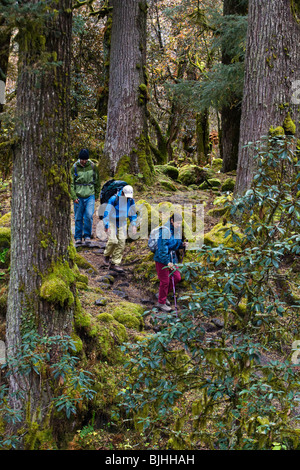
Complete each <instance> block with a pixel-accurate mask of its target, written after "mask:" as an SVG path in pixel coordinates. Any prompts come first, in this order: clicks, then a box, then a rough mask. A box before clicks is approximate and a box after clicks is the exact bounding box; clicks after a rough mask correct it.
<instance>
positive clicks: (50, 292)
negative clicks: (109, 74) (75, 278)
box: [40, 277, 74, 306]
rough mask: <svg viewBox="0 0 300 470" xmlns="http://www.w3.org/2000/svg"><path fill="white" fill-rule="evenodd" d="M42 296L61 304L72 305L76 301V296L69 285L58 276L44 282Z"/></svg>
mask: <svg viewBox="0 0 300 470" xmlns="http://www.w3.org/2000/svg"><path fill="white" fill-rule="evenodd" d="M40 297H41V298H42V299H44V300H47V302H51V303H53V304H56V303H59V304H60V305H61V306H63V305H64V304H65V303H67V305H72V303H73V302H74V296H73V294H72V292H71V291H70V289H69V287H68V285H67V284H66V283H65V282H64V281H63V280H62V279H60V278H58V277H56V278H52V279H47V280H46V281H44V282H43V284H42V286H41V288H40Z"/></svg>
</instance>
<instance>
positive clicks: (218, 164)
mask: <svg viewBox="0 0 300 470" xmlns="http://www.w3.org/2000/svg"><path fill="white" fill-rule="evenodd" d="M222 165H223V160H222V158H214V159H213V161H212V163H211V168H212V169H213V171H220V170H221V168H222Z"/></svg>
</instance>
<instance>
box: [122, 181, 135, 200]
mask: <svg viewBox="0 0 300 470" xmlns="http://www.w3.org/2000/svg"><path fill="white" fill-rule="evenodd" d="M123 193H124V196H125V197H133V187H132V186H130V185H129V184H127V185H126V186H124V188H123Z"/></svg>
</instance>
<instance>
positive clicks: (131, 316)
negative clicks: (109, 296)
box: [111, 301, 144, 330]
mask: <svg viewBox="0 0 300 470" xmlns="http://www.w3.org/2000/svg"><path fill="white" fill-rule="evenodd" d="M143 313H144V307H142V306H141V305H139V304H134V303H132V302H126V301H123V302H120V303H119V304H118V305H117V306H115V307H114V308H113V310H112V311H111V315H112V316H113V317H114V319H115V320H117V321H118V322H119V323H121V324H122V325H124V326H126V327H127V328H133V329H134V330H141V329H142V328H143V324H144V322H143Z"/></svg>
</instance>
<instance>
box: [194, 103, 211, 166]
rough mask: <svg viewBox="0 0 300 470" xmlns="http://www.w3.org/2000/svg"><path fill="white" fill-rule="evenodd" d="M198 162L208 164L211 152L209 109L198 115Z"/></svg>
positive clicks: (202, 164) (201, 164)
mask: <svg viewBox="0 0 300 470" xmlns="http://www.w3.org/2000/svg"><path fill="white" fill-rule="evenodd" d="M196 138H197V139H196V145H197V164H198V165H200V166H204V165H206V164H207V160H208V154H209V113H208V110H205V111H203V112H202V113H198V114H197V116H196Z"/></svg>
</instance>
